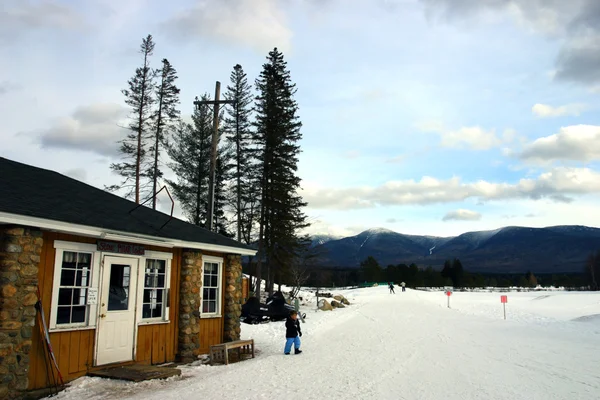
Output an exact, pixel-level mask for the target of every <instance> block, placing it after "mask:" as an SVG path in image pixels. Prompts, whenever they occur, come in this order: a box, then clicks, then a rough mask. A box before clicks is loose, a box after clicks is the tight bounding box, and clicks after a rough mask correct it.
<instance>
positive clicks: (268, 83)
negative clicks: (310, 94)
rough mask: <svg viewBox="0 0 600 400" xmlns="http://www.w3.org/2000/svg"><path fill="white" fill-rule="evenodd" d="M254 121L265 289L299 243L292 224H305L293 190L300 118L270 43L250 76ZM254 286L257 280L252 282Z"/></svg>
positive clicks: (291, 258)
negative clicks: (252, 79) (258, 68)
mask: <svg viewBox="0 0 600 400" xmlns="http://www.w3.org/2000/svg"><path fill="white" fill-rule="evenodd" d="M256 88H257V90H258V92H259V93H258V96H257V97H256V122H255V128H256V131H255V132H254V135H253V138H254V142H255V144H256V147H257V149H258V151H257V153H255V157H256V158H257V160H258V162H259V166H260V172H261V184H262V185H261V187H262V196H261V198H262V202H261V218H260V219H261V223H260V225H261V227H260V234H259V258H258V267H257V277H258V278H259V279H260V273H261V272H262V271H261V267H262V265H261V263H262V260H263V259H264V260H265V261H266V266H267V283H268V284H267V290H269V292H272V290H273V283H274V279H275V277H276V276H277V277H279V278H280V279H281V275H282V273H283V269H284V268H285V267H286V266H289V265H291V264H292V263H293V261H294V258H295V257H297V253H298V250H299V247H300V243H299V242H300V239H299V237H298V230H300V229H302V228H305V227H307V226H308V223H307V222H306V216H305V215H304V213H303V212H302V210H301V208H302V207H304V206H306V203H305V202H303V200H302V198H301V197H300V196H299V195H298V190H299V188H300V178H299V177H298V176H297V175H296V173H297V169H298V167H297V164H298V154H299V153H300V146H299V144H298V142H299V141H300V139H301V138H302V135H301V133H300V128H301V126H302V123H301V122H300V120H299V117H298V115H297V112H298V104H297V103H296V101H295V100H294V94H295V93H296V86H295V84H293V83H292V82H291V77H290V72H289V71H288V69H287V63H286V62H285V61H284V59H283V54H282V53H281V52H279V51H278V50H277V48H275V49H274V50H273V51H271V52H269V55H268V56H267V62H266V63H265V64H264V65H263V70H262V72H261V73H260V76H259V78H258V79H257V80H256ZM257 286H258V289H260V285H257Z"/></svg>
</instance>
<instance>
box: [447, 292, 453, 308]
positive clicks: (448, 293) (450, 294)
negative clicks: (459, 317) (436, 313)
mask: <svg viewBox="0 0 600 400" xmlns="http://www.w3.org/2000/svg"><path fill="white" fill-rule="evenodd" d="M446 296H447V297H448V308H450V296H452V292H451V291H450V290H448V291H446Z"/></svg>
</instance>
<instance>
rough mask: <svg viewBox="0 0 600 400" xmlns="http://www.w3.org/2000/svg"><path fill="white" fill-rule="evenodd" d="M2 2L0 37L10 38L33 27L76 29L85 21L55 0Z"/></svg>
mask: <svg viewBox="0 0 600 400" xmlns="http://www.w3.org/2000/svg"><path fill="white" fill-rule="evenodd" d="M3 3H7V4H2V12H0V39H2V38H4V39H6V40H11V39H14V37H15V35H21V34H24V33H28V32H29V31H31V30H34V29H45V28H48V29H60V30H73V29H78V28H81V27H82V26H83V21H85V18H83V16H82V15H81V14H79V13H78V12H76V11H75V10H73V9H72V8H69V7H67V6H65V5H64V4H61V3H60V2H57V1H52V0H42V1H37V2H31V1H23V0H20V1H11V0H3ZM11 4H12V5H11Z"/></svg>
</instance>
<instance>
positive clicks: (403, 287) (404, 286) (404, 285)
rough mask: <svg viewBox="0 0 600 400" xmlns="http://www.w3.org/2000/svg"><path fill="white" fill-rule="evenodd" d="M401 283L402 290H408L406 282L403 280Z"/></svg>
mask: <svg viewBox="0 0 600 400" xmlns="http://www.w3.org/2000/svg"><path fill="white" fill-rule="evenodd" d="M400 285H402V291H403V292H406V283H404V282H402V283H401V284H400Z"/></svg>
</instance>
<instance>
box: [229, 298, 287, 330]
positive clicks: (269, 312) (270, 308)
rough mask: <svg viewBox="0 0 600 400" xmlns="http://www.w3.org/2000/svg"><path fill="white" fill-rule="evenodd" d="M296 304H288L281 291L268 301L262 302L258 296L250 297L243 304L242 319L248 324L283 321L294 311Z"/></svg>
mask: <svg viewBox="0 0 600 400" xmlns="http://www.w3.org/2000/svg"><path fill="white" fill-rule="evenodd" d="M294 309H295V308H294V306H292V305H290V304H287V303H286V301H285V297H284V296H283V293H281V292H275V293H273V295H272V296H269V297H268V298H267V303H266V304H263V303H261V302H260V301H259V300H258V298H256V297H250V298H249V299H248V301H247V302H246V304H244V305H243V306H242V315H241V318H240V321H242V322H245V323H247V324H261V323H266V322H269V321H283V320H284V319H286V318H287V317H288V316H289V315H290V311H293V310H294Z"/></svg>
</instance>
